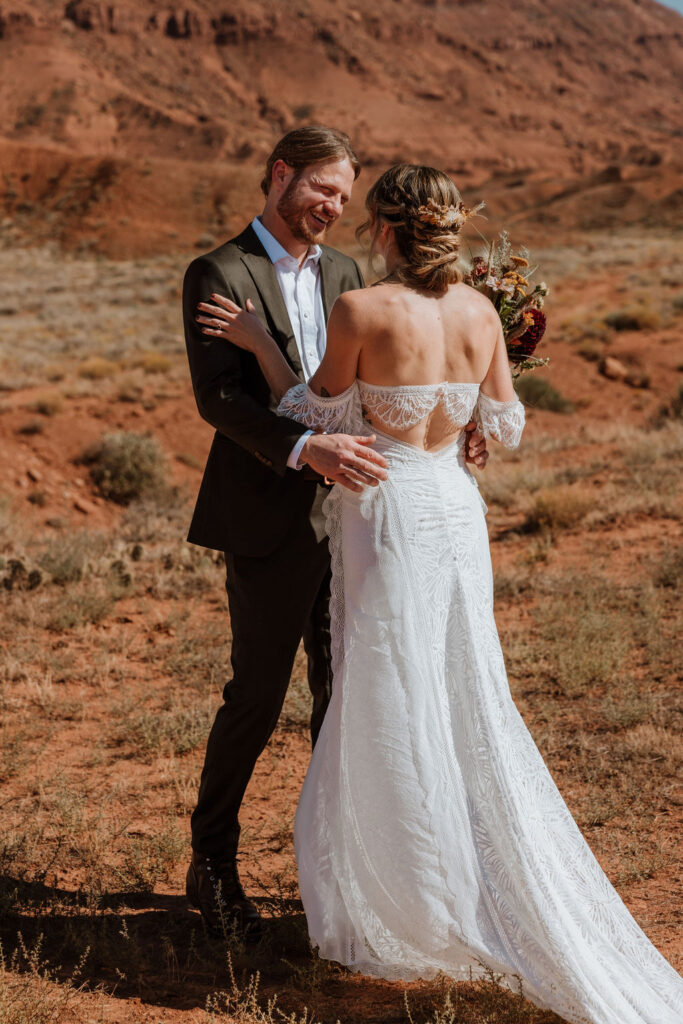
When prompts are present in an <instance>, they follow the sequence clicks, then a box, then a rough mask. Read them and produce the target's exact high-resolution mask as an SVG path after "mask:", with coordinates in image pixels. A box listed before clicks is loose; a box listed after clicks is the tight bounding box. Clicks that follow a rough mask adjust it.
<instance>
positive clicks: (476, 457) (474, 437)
mask: <svg viewBox="0 0 683 1024" xmlns="http://www.w3.org/2000/svg"><path fill="white" fill-rule="evenodd" d="M488 457H489V453H488V451H487V449H486V438H485V437H484V435H483V434H480V433H479V431H478V430H477V424H476V423H475V422H474V420H470V422H469V423H468V424H467V426H466V427H465V462H471V463H473V465H475V466H477V467H478V468H479V469H484V468H485V466H486V460H487V459H488Z"/></svg>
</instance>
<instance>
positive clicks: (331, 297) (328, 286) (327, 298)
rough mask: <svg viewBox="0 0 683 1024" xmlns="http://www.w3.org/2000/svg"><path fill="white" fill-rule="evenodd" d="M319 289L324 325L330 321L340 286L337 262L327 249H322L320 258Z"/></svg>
mask: <svg viewBox="0 0 683 1024" xmlns="http://www.w3.org/2000/svg"><path fill="white" fill-rule="evenodd" d="M320 287H321V289H322V297H323V309H324V310H325V323H327V321H328V320H329V319H330V312H331V310H332V307H333V306H334V304H335V302H336V301H337V299H338V298H339V293H340V291H341V285H340V281H339V268H338V266H337V262H336V260H335V259H333V257H332V256H331V255H330V253H329V252H328V251H327V249H323V251H322V253H321V256H320Z"/></svg>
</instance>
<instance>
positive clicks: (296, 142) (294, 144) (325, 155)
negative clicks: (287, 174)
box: [261, 124, 360, 196]
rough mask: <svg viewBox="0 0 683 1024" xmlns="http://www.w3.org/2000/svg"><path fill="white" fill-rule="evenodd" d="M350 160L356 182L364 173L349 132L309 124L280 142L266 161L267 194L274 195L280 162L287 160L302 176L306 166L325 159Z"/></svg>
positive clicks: (262, 183)
mask: <svg viewBox="0 0 683 1024" xmlns="http://www.w3.org/2000/svg"><path fill="white" fill-rule="evenodd" d="M344 159H346V160H348V161H349V163H350V164H351V166H352V167H353V175H354V179H355V178H357V177H358V175H359V174H360V163H359V161H358V157H357V156H356V154H355V153H354V151H353V147H352V146H351V140H350V139H349V137H348V135H347V134H346V133H345V132H341V131H339V130H338V129H337V128H328V127H327V126H326V125H324V124H309V125H304V127H302V128H294V129H293V130H292V131H291V132H287V134H286V135H283V137H282V138H281V139H280V141H279V142H278V143H277V145H276V146H275V149H274V150H273V152H272V153H271V154H270V156H269V157H268V160H267V161H266V169H265V173H264V175H263V180H262V181H261V191H262V192H263V194H264V195H266V196H267V195H268V193H269V192H270V185H271V182H272V180H273V167H274V165H275V163H276V161H277V160H284V162H285V163H286V164H287V165H288V166H289V167H293V168H294V170H295V171H296V173H297V174H300V173H301V172H302V171H303V169H304V167H309V166H310V165H311V164H317V163H320V162H322V161H323V160H327V161H330V162H331V161H333V160H344Z"/></svg>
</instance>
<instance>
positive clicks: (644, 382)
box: [624, 370, 650, 388]
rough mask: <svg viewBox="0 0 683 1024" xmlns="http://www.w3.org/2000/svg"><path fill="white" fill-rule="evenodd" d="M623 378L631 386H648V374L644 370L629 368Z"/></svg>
mask: <svg viewBox="0 0 683 1024" xmlns="http://www.w3.org/2000/svg"><path fill="white" fill-rule="evenodd" d="M624 380H625V381H626V383H627V384H630V386H631V387H632V388H648V387H649V386H650V375H649V373H645V371H644V370H629V372H628V373H627V375H626V376H625V377H624Z"/></svg>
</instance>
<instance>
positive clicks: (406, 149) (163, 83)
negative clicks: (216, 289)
mask: <svg viewBox="0 0 683 1024" xmlns="http://www.w3.org/2000/svg"><path fill="white" fill-rule="evenodd" d="M682 40H683V20H682V19H681V17H680V15H678V14H676V13H675V12H674V11H672V10H669V9H667V8H665V7H663V6H661V5H659V4H657V3H655V2H654V0H608V2H603V0H600V2H598V0H577V2H576V3H574V4H572V5H570V6H568V5H566V4H565V3H563V2H561V0H525V2H524V3H523V4H520V5H517V6H514V7H513V6H511V5H509V4H507V3H505V2H504V0H376V2H375V3H374V4H373V5H372V7H371V8H370V9H368V10H365V9H361V6H360V5H359V6H355V5H354V2H353V0H312V2H309V0H279V2H276V3H265V2H259V0H253V2H252V0H235V2H232V3H230V4H227V3H226V4H224V5H222V4H221V3H215V2H213V0H189V2H186V3H184V4H182V5H181V6H173V5H171V4H168V3H163V2H158V0H144V2H133V0H115V2H114V3H100V2H95V0H64V2H61V0H60V2H56V3H55V2H51V0H31V2H26V0H8V2H0V112H1V114H2V119H1V121H0V125H2V128H1V129H0V169H1V170H2V171H3V173H4V189H3V194H2V203H3V206H4V222H3V232H4V235H5V238H10V239H11V238H12V237H15V238H22V239H24V238H29V239H37V240H41V239H44V238H55V237H56V238H58V239H59V240H60V241H61V242H63V243H64V244H67V245H73V244H75V243H78V244H80V245H81V246H85V247H88V246H89V247H91V248H93V249H95V250H103V251H106V252H108V253H109V254H111V255H117V254H123V253H138V254H143V253H148V252H153V251H155V250H157V249H159V248H168V247H170V248H177V247H187V246H188V245H192V244H194V243H196V242H198V241H199V238H200V236H201V235H212V236H217V237H220V236H224V235H225V234H226V233H229V232H230V231H232V230H235V229H237V228H238V227H239V226H240V224H241V223H242V222H243V220H244V217H245V214H244V210H245V209H248V210H249V211H251V209H252V208H253V206H254V204H255V203H258V201H259V196H258V192H257V188H256V183H257V181H258V180H259V174H260V170H261V167H262V163H263V159H264V156H265V155H266V154H267V153H268V151H269V149H270V148H271V146H272V143H273V141H274V140H275V139H276V138H277V137H278V136H279V135H280V134H281V133H282V132H283V131H285V130H287V129H289V128H291V127H293V126H295V125H297V124H302V123H306V122H309V121H311V120H316V121H324V122H329V123H332V124H335V125H339V126H341V127H343V128H345V129H346V130H347V131H348V132H349V133H350V134H351V136H352V138H353V139H354V142H355V143H356V145H357V148H358V151H359V155H360V156H361V158H362V160H363V162H364V164H365V165H366V168H367V171H366V174H365V175H364V176H363V179H361V187H360V188H359V190H358V192H359V197H358V199H357V200H356V202H355V209H356V215H357V210H358V206H359V202H360V193H362V192H363V188H362V185H363V184H364V183H366V182H368V181H369V178H370V175H372V174H374V173H375V172H376V171H377V170H379V169H381V167H383V166H385V165H387V164H388V163H391V162H393V161H395V160H399V159H409V160H421V161H426V162H431V163H435V164H437V165H441V166H445V167H447V168H448V169H449V170H451V171H452V173H453V174H454V175H455V177H456V179H457V180H458V181H459V183H460V184H461V185H462V186H463V188H464V189H465V190H466V191H468V190H472V191H473V192H476V194H477V195H485V196H486V199H487V201H488V203H489V209H490V211H491V215H492V217H493V218H494V220H495V219H496V218H502V217H504V218H505V219H506V220H510V219H515V218H517V219H520V218H521V219H522V220H524V221H525V222H527V223H529V224H533V223H535V224H541V225H548V224H550V225H553V224H558V225H561V226H563V227H565V226H577V227H579V228H582V227H592V226H599V227H604V226H606V225H610V224H618V223H623V222H625V223H634V222H639V221H640V222H642V221H645V222H647V221H650V222H655V223H659V222H667V223H668V222H671V220H672V219H673V220H679V219H680V211H681V190H680V186H679V181H680V178H679V175H678V171H679V170H680V165H677V164H676V163H675V149H676V146H677V144H678V146H679V147H680V135H681V127H682V125H681V118H680V107H678V106H677V102H676V99H677V95H678V93H679V89H680V77H681V70H682V69H683V60H682V58H681V53H682V52H683V50H682V48H681V41H682ZM353 212H354V211H353V210H352V216H351V217H348V218H347V226H346V229H345V230H346V231H347V232H348V231H349V230H350V228H351V226H352V221H353ZM0 215H1V214H0Z"/></svg>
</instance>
